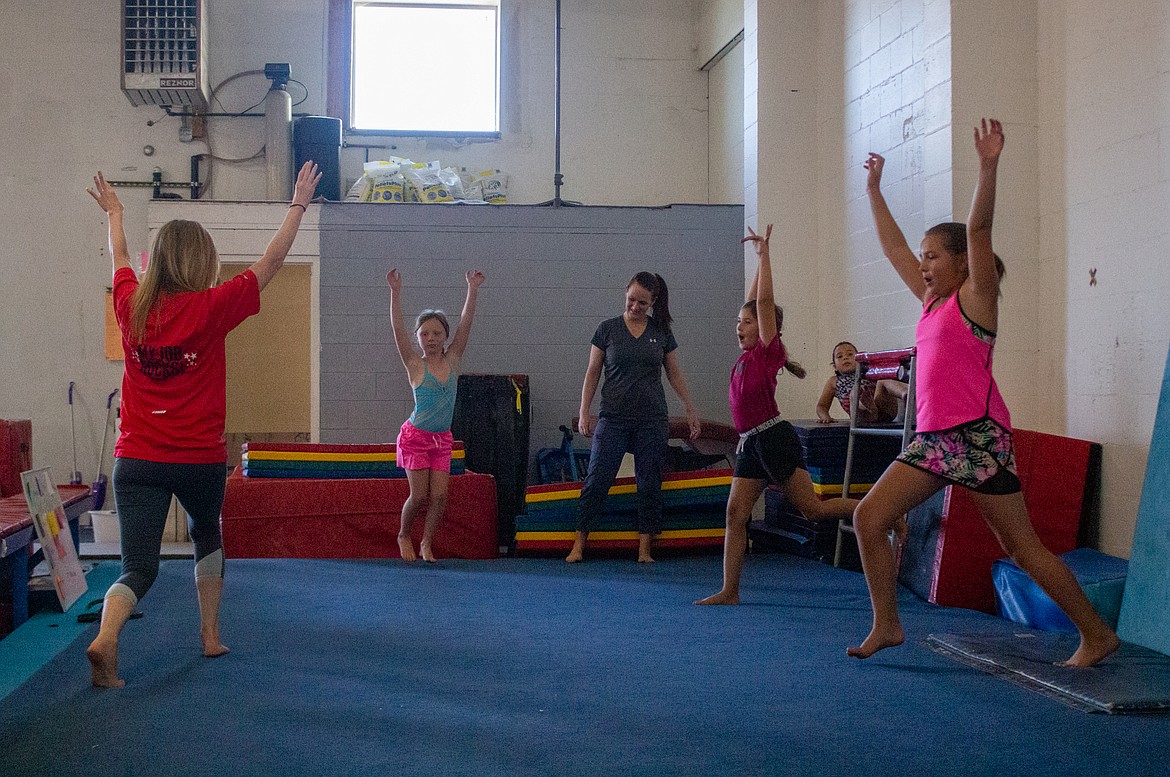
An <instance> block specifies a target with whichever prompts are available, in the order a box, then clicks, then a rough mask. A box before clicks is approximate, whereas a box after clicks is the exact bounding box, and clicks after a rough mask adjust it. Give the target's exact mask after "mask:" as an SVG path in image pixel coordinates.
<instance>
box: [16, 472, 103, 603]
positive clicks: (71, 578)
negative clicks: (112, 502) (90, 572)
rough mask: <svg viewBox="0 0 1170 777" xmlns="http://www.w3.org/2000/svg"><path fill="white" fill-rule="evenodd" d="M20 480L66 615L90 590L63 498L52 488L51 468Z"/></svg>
mask: <svg viewBox="0 0 1170 777" xmlns="http://www.w3.org/2000/svg"><path fill="white" fill-rule="evenodd" d="M20 480H21V482H22V483H23V484H24V498H25V501H27V502H28V511H29V513H31V514H32V519H33V526H34V527H35V528H36V531H37V539H39V540H40V542H41V548H42V549H43V550H44V552H45V562H46V563H47V564H48V565H49V574H50V575H52V577H53V587H54V588H55V589H57V599H58V600H60V602H61V610H62V612H64V611H65V610H68V609H69V608H70V607H71V606H72V605H73V603H74V602H76V601H77V600H78V599H80V598H81V596H82V595H83V594H84V593H85V592H86V591H87V590H89V584H88V583H86V582H85V573H84V572H82V571H81V562H80V561H79V560H78V559H77V549H76V548H75V547H73V535H72V534H71V533H70V531H69V520H68V518H66V516H65V505H63V504H62V503H61V495H60V494H58V493H57V487H56V486H55V485H53V478H52V476H51V475H50V474H49V468H48V467H44V468H42V469H30V470H29V471H28V472H21V473H20Z"/></svg>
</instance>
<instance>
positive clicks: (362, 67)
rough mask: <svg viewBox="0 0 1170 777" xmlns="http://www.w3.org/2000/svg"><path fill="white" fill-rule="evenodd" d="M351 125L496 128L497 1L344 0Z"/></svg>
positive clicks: (468, 130) (458, 131)
mask: <svg viewBox="0 0 1170 777" xmlns="http://www.w3.org/2000/svg"><path fill="white" fill-rule="evenodd" d="M349 2H350V3H351V6H350V8H349V9H348V10H349V11H350V24H349V28H350V36H351V37H350V58H349V64H350V67H349V71H350V75H349V81H350V83H349V127H350V129H351V130H352V131H355V132H373V133H389V134H403V135H434V134H439V135H467V136H472V135H498V134H499V131H500V2H501V0H349Z"/></svg>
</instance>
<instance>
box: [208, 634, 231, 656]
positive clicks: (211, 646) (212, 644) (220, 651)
mask: <svg viewBox="0 0 1170 777" xmlns="http://www.w3.org/2000/svg"><path fill="white" fill-rule="evenodd" d="M230 652H232V651H231V648H229V647H228V646H227V645H225V644H223V643H222V642H220V641H219V640H218V639H215V640H210V641H209V640H206V639H205V640H203V655H205V656H207V657H208V658H215V657H217V656H223V655H227V654H228V653H230Z"/></svg>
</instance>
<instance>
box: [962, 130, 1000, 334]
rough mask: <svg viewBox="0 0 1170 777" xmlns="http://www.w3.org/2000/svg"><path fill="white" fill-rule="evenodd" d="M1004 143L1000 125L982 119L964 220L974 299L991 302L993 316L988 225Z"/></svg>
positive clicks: (995, 292) (995, 291)
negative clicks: (972, 192)
mask: <svg viewBox="0 0 1170 777" xmlns="http://www.w3.org/2000/svg"><path fill="white" fill-rule="evenodd" d="M1003 144H1004V136H1003V125H1002V124H1000V123H999V122H998V121H996V120H995V119H991V120H990V124H989V121H988V119H984V120H983V122H982V126H981V127H976V128H975V151H976V152H977V153H978V154H979V182H978V183H977V184H976V185H975V196H974V198H973V199H972V201H971V214H970V216H968V218H967V269H968V273H969V274H968V279H969V281H970V284H971V289H972V291H974V292H975V295H974V296H975V297H976V300H978V302H983V303H990V304H991V305H992V306H993V308H992V309H991V310H990V311H988V312H990V313H992V314H994V312H995V307H994V306H998V299H999V273H998V272H997V271H996V267H995V253H994V252H993V251H992V248H991V226H992V222H993V221H994V216H995V179H996V173H997V170H998V168H999V155H1000V153H1002V152H1003ZM964 301H965V300H964ZM978 302H976V304H978ZM972 312H974V311H972ZM993 318H994V316H993Z"/></svg>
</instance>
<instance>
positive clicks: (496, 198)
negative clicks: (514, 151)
mask: <svg viewBox="0 0 1170 777" xmlns="http://www.w3.org/2000/svg"><path fill="white" fill-rule="evenodd" d="M472 180H473V182H474V183H477V184H479V187H480V191H481V193H482V197H483V201H484V202H489V203H491V204H492V205H503V204H504V203H506V202H507V201H508V176H507V175H505V174H504V173H501V172H500V171H499V170H485V171H483V172H481V173H476V174H475V175H474V177H473V178H472Z"/></svg>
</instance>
